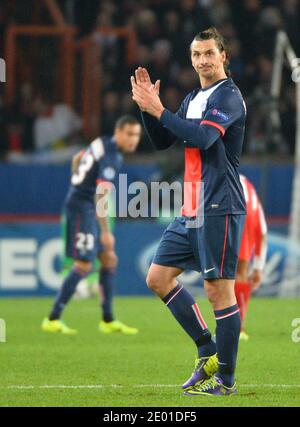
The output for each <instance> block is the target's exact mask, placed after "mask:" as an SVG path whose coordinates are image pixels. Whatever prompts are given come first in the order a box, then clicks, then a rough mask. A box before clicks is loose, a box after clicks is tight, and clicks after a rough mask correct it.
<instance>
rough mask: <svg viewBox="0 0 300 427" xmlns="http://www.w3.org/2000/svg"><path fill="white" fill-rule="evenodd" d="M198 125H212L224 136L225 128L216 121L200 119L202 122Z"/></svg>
mask: <svg viewBox="0 0 300 427" xmlns="http://www.w3.org/2000/svg"><path fill="white" fill-rule="evenodd" d="M200 125H201V126H202V125H208V126H213V127H215V128H217V129H218V130H219V131H220V132H221V135H222V136H224V135H225V129H224V128H223V126H221V125H219V124H218V123H215V122H212V121H211V120H202V122H201V123H200Z"/></svg>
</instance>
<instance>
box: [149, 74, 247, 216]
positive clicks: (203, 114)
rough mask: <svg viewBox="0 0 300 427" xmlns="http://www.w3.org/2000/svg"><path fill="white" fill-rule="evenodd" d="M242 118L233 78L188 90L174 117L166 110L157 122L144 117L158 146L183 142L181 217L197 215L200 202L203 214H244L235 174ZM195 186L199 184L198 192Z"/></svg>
mask: <svg viewBox="0 0 300 427" xmlns="http://www.w3.org/2000/svg"><path fill="white" fill-rule="evenodd" d="M245 119H246V108H245V103H244V100H243V98H242V95H241V93H240V91H239V89H238V87H237V86H236V85H235V84H234V82H233V80H232V79H231V78H227V79H223V80H220V81H218V82H215V83H214V84H213V85H211V86H209V87H207V88H205V89H196V90H194V91H192V92H191V93H190V94H188V95H187V96H186V98H185V99H184V101H183V102H182V104H181V106H180V109H179V110H178V112H177V113H176V114H173V113H171V112H170V111H169V110H167V109H165V110H164V112H163V114H162V116H161V118H160V121H157V120H156V119H154V118H153V117H151V116H149V115H148V114H145V113H144V114H143V121H144V124H145V127H146V130H147V133H148V135H149V137H150V138H151V140H152V141H153V143H154V145H156V146H157V148H159V149H163V148H167V147H168V146H170V145H171V144H172V143H173V142H174V141H175V140H176V139H178V138H179V139H182V140H184V146H185V177H184V180H185V187H184V205H183V208H182V215H183V216H195V213H196V212H197V208H198V205H199V203H200V202H199V201H200V200H203V201H204V213H205V215H213V216H214V215H226V214H245V212H246V207H245V199H244V193H243V188H242V185H241V183H240V179H239V172H238V167H239V158H240V155H241V152H242V145H243V139H244V132H245ZM199 182H202V183H203V187H201V189H200V188H199V185H197V183H199ZM200 191H203V194H202V196H203V197H201V199H200V196H201V195H200Z"/></svg>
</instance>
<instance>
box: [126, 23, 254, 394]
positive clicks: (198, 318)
mask: <svg viewBox="0 0 300 427" xmlns="http://www.w3.org/2000/svg"><path fill="white" fill-rule="evenodd" d="M190 53H191V60H192V65H193V67H194V69H195V71H196V73H197V74H198V76H199V79H200V85H201V89H199V88H197V89H195V90H193V91H192V92H191V93H189V94H188V95H187V96H186V98H185V99H184V101H183V102H182V104H181V107H180V109H179V110H178V112H177V113H176V114H173V113H171V111H169V110H167V109H166V108H165V107H164V106H163V105H162V103H161V100H160V98H159V84H160V82H159V81H157V82H155V84H152V83H151V80H150V77H149V74H148V72H147V70H146V69H143V68H139V69H137V70H136V73H135V78H134V77H133V76H132V77H131V84H132V92H133V99H134V100H135V101H136V102H137V104H138V105H139V107H140V109H141V110H142V112H143V113H142V117H143V121H144V125H145V128H146V130H147V132H148V135H149V137H150V139H151V141H152V142H153V144H154V145H155V146H156V147H157V148H158V149H165V148H168V147H169V146H170V145H172V144H173V143H174V142H175V141H176V139H180V140H181V142H182V145H183V146H184V148H185V178H184V181H185V187H184V205H183V209H182V216H180V217H177V218H175V220H174V221H173V222H172V223H171V224H170V225H169V227H168V228H167V229H166V230H165V232H164V234H163V236H162V239H161V241H160V244H159V247H158V249H157V252H156V255H155V257H154V259H153V262H152V264H151V266H150V269H149V273H148V277H147V283H148V286H149V287H150V289H152V290H153V291H154V292H155V293H156V294H157V295H158V296H159V297H160V298H161V299H162V301H163V302H164V303H165V304H166V306H167V307H168V308H169V309H170V311H171V313H172V314H173V316H174V317H175V318H176V320H177V321H178V322H179V324H180V325H181V326H182V327H183V329H184V330H185V332H186V333H187V334H188V335H189V336H190V337H191V338H192V339H193V341H194V342H195V344H196V346H197V349H198V357H199V358H198V359H197V362H196V367H195V370H194V372H193V374H192V376H191V377H190V378H189V379H188V381H186V382H185V383H184V384H183V386H182V387H183V389H184V390H185V394H187V395H191V396H197V395H215V396H223V395H231V394H234V393H236V392H237V388H236V384H235V378H234V372H235V366H236V360H237V352H238V343H239V335H240V314H239V308H238V306H237V301H236V297H235V292H234V285H235V279H236V270H237V262H238V253H239V247H240V242H241V238H242V231H243V227H244V221H245V214H246V205H245V199H244V194H243V188H242V185H241V183H240V179H239V174H238V167H239V157H240V155H241V151H242V145H243V139H244V130H245V118H246V109H245V104H244V101H243V98H242V95H241V93H240V91H239V89H238V87H237V86H236V85H235V84H234V82H233V80H232V79H231V78H230V77H229V76H228V69H227V65H228V62H229V61H228V50H227V47H226V44H225V42H224V39H223V38H222V36H221V35H220V33H219V32H218V31H217V30H216V29H215V28H209V29H208V30H205V31H202V32H201V33H199V34H197V35H196V37H195V38H194V40H193V42H192V43H191V46H190ZM201 183H202V185H200V184H201ZM202 202H203V203H202ZM202 204H204V208H203V212H200V214H198V212H199V208H200V206H201V205H202ZM201 220H202V221H201ZM201 222H202V224H201ZM191 223H192V224H194V225H195V227H193V226H192V225H191ZM196 224H198V225H196ZM186 269H191V270H196V271H201V272H202V274H203V278H204V288H205V291H206V294H207V296H208V299H209V301H210V302H211V304H212V307H213V310H214V314H215V319H216V324H217V328H216V343H215V342H214V341H213V340H212V336H211V333H210V331H209V330H208V328H207V325H206V323H205V321H204V319H203V317H202V315H201V312H200V310H199V307H198V305H197V304H196V302H195V300H194V298H193V297H192V295H191V294H190V293H189V292H188V291H187V290H186V289H184V287H183V286H181V285H180V284H178V281H177V276H179V275H180V274H181V273H182V272H183V271H184V270H186ZM216 353H217V355H218V360H217V356H216Z"/></svg>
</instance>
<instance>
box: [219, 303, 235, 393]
mask: <svg viewBox="0 0 300 427" xmlns="http://www.w3.org/2000/svg"><path fill="white" fill-rule="evenodd" d="M214 313H215V317H216V322H217V328H216V342H217V354H218V372H217V374H216V375H217V377H218V378H220V379H221V380H222V381H223V383H224V385H225V386H227V387H232V386H233V384H234V371H235V366H236V359H237V352H238V344H239V336H240V328H241V319H240V311H239V308H238V305H237V304H235V305H232V306H231V307H228V308H225V309H224V310H216V311H215V312H214Z"/></svg>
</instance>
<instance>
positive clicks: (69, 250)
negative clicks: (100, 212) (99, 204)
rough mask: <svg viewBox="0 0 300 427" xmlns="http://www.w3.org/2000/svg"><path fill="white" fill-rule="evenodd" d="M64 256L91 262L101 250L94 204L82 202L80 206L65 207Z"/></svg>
mask: <svg viewBox="0 0 300 427" xmlns="http://www.w3.org/2000/svg"><path fill="white" fill-rule="evenodd" d="M65 216H66V256H67V257H69V258H73V259H76V260H80V261H88V262H93V261H94V260H95V257H96V255H97V254H98V253H99V252H101V251H102V250H103V247H102V245H101V243H100V240H99V236H100V231H99V225H98V221H97V218H96V211H95V206H93V204H91V203H82V204H81V206H80V207H78V206H69V205H67V206H66V207H65Z"/></svg>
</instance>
